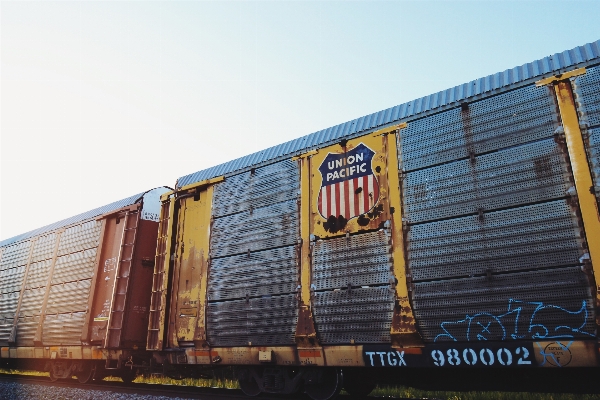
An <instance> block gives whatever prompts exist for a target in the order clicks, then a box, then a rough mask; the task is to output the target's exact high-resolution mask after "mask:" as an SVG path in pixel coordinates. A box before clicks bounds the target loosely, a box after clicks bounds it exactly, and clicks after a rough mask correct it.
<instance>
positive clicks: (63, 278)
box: [52, 248, 97, 285]
mask: <svg viewBox="0 0 600 400" xmlns="http://www.w3.org/2000/svg"><path fill="white" fill-rule="evenodd" d="M96 251H97V249H95V248H94V249H89V250H84V251H80V252H77V253H71V254H68V255H65V256H62V257H58V258H57V259H56V265H55V266H54V273H53V274H52V284H53V285H54V284H58V283H64V282H73V281H79V280H83V279H91V278H92V275H93V274H94V264H95V261H96Z"/></svg>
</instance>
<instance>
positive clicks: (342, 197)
mask: <svg viewBox="0 0 600 400" xmlns="http://www.w3.org/2000/svg"><path fill="white" fill-rule="evenodd" d="M338 185H339V187H340V215H344V213H345V212H346V196H345V195H344V194H345V193H344V182H340V183H338Z"/></svg>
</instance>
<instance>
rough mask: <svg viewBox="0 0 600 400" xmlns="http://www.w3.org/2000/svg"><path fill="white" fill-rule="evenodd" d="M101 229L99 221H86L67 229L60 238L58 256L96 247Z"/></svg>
mask: <svg viewBox="0 0 600 400" xmlns="http://www.w3.org/2000/svg"><path fill="white" fill-rule="evenodd" d="M101 228H102V223H101V222H100V221H87V222H84V223H82V224H79V225H75V226H72V227H70V228H67V229H66V230H65V231H64V232H63V233H62V235H61V236H60V244H59V245H58V255H59V256H62V255H65V254H69V253H76V252H79V251H83V250H87V249H92V248H96V247H98V244H99V241H100V230H101Z"/></svg>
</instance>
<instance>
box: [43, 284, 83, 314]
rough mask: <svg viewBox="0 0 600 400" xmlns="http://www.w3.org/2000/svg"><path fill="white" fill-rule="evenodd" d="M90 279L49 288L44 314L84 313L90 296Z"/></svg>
mask: <svg viewBox="0 0 600 400" xmlns="http://www.w3.org/2000/svg"><path fill="white" fill-rule="evenodd" d="M90 282H91V281H90V279H86V280H82V281H77V282H67V283H61V284H58V285H52V286H50V295H49V297H48V305H47V306H46V314H58V313H70V312H79V311H85V310H86V308H87V303H88V297H89V294H90V286H91V283H90Z"/></svg>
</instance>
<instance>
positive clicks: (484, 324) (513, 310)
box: [435, 299, 594, 342]
mask: <svg viewBox="0 0 600 400" xmlns="http://www.w3.org/2000/svg"><path fill="white" fill-rule="evenodd" d="M587 323H588V308H587V303H586V302H585V300H584V301H582V304H581V308H580V309H579V310H577V311H571V310H567V309H565V308H562V307H559V306H555V305H552V304H544V303H542V302H525V301H520V300H515V299H509V301H508V309H507V311H506V312H505V313H503V314H500V315H494V314H491V313H489V312H481V313H476V314H473V315H466V316H465V318H464V319H461V320H458V321H448V322H442V323H441V324H440V327H441V328H442V330H443V333H440V334H439V335H437V336H436V337H435V341H436V342H437V341H443V340H450V341H455V342H456V341H465V340H466V341H476V340H509V339H513V340H517V339H533V340H540V339H569V338H575V337H582V336H591V337H593V336H594V333H593V332H586V331H585V328H586V325H587Z"/></svg>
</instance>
